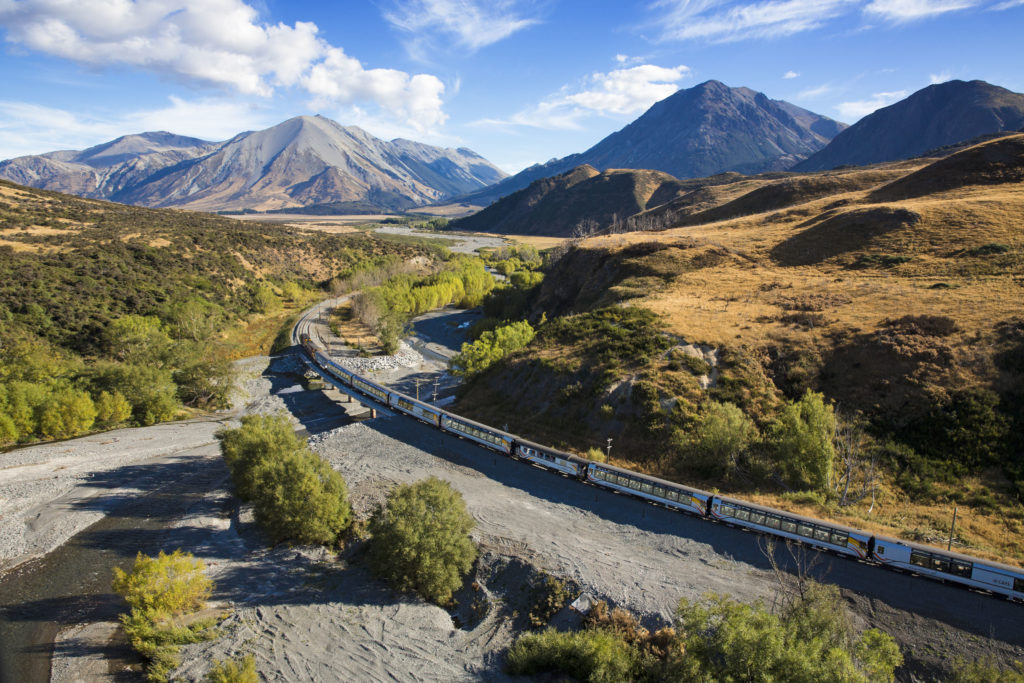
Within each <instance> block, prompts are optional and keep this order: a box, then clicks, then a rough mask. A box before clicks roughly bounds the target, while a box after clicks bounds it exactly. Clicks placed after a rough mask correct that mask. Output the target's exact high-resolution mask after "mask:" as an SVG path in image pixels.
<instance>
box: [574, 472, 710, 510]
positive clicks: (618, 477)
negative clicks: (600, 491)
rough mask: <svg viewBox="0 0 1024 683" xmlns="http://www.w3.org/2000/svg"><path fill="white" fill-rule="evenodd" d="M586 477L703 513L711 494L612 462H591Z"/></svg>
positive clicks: (663, 502) (615, 488)
mask: <svg viewBox="0 0 1024 683" xmlns="http://www.w3.org/2000/svg"><path fill="white" fill-rule="evenodd" d="M587 480H588V481H590V482H592V483H594V484H596V485H598V486H603V487H605V488H609V489H613V490H615V491H622V492H623V493H628V494H630V495H634V496H638V497H640V498H644V499H646V500H651V501H655V502H658V503H661V504H662V505H667V506H668V507H670V508H674V509H676V510H683V511H685V512H690V513H693V514H695V515H699V516H701V517H703V516H704V515H705V514H706V512H707V506H708V501H709V500H710V499H711V494H710V493H707V492H705V491H701V490H700V489H694V488H690V487H687V486H683V485H682V484H676V483H675V482H671V481H665V480H664V479H658V478H657V477H650V476H647V475H646V474H640V473H639V472H633V471H632V470H624V469H622V468H620V467H615V466H613V465H606V464H604V463H596V462H591V463H590V465H589V466H588V467H587Z"/></svg>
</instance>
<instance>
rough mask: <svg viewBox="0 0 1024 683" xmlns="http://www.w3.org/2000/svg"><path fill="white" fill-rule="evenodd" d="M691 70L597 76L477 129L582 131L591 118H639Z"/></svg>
mask: <svg viewBox="0 0 1024 683" xmlns="http://www.w3.org/2000/svg"><path fill="white" fill-rule="evenodd" d="M689 75H690V67H688V66H683V65H680V66H676V67H671V68H669V67H662V66H655V65H653V64H642V65H640V66H634V67H629V68H626V69H616V70H614V71H609V72H608V73H594V74H591V75H590V76H588V77H587V78H586V80H585V81H584V83H583V84H582V86H581V87H578V88H576V89H572V88H570V87H568V86H566V87H564V88H562V89H561V90H560V91H559V92H558V93H557V94H555V95H553V96H551V97H549V98H547V99H546V100H544V101H542V102H540V103H539V104H537V105H536V106H534V107H531V108H529V109H526V110H524V111H521V112H519V113H517V114H515V115H513V116H512V117H511V118H509V119H484V120H481V121H477V122H476V123H477V125H490V126H499V127H500V126H509V125H515V126H531V127H534V128H554V129H579V128H580V127H581V125H580V120H581V119H583V118H586V117H587V116H592V115H595V114H596V115H602V116H625V115H630V114H637V113H639V112H641V111H643V110H645V109H647V108H648V107H650V106H651V105H652V104H654V103H655V102H657V101H659V100H663V99H665V98H666V97H668V96H669V95H671V94H672V93H674V92H675V91H676V90H678V89H679V86H678V85H677V84H678V82H679V81H680V80H682V79H683V78H685V77H687V76H689Z"/></svg>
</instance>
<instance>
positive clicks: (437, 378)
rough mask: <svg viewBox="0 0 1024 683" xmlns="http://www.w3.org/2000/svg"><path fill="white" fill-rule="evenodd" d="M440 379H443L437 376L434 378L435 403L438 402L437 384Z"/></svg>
mask: <svg viewBox="0 0 1024 683" xmlns="http://www.w3.org/2000/svg"><path fill="white" fill-rule="evenodd" d="M440 381H441V379H440V378H439V377H435V378H434V400H433V403H437V384H438V382H440Z"/></svg>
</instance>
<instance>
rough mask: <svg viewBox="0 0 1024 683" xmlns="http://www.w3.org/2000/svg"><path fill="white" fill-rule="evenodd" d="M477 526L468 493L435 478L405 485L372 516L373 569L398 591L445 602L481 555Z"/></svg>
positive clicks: (371, 544)
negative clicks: (476, 542) (475, 537)
mask: <svg viewBox="0 0 1024 683" xmlns="http://www.w3.org/2000/svg"><path fill="white" fill-rule="evenodd" d="M473 526H474V521H473V518H472V517H471V516H470V515H469V513H468V512H467V511H466V504H465V502H464V501H463V499H462V495H461V494H459V493H458V492H457V491H456V490H455V489H453V488H452V487H451V485H450V484H448V483H447V482H444V481H441V480H440V479H438V478H437V477H430V478H429V479H425V480H423V481H420V482H417V483H415V484H405V485H402V486H399V487H397V488H395V489H394V490H392V491H391V492H390V493H389V494H388V498H387V502H386V503H385V505H384V506H383V507H381V508H379V509H378V510H377V512H376V513H375V514H374V515H373V517H372V519H371V520H370V525H369V530H370V534H371V536H372V540H371V542H370V550H369V562H370V568H371V569H372V570H373V572H374V574H376V575H377V576H379V577H381V578H383V579H385V580H387V581H388V582H389V583H391V585H392V586H394V587H395V588H396V589H397V590H400V591H408V590H413V591H416V592H417V593H419V594H420V595H421V596H423V597H424V598H426V599H427V600H430V601H431V602H435V603H438V604H445V603H447V602H448V601H449V600H451V597H452V593H453V592H454V591H455V590H456V589H457V588H458V587H459V586H460V585H461V584H462V577H463V576H464V575H465V574H466V573H468V572H469V570H470V568H471V567H472V566H473V561H474V560H475V559H476V546H475V545H473V541H472V539H470V537H469V532H470V530H471V529H472V528H473Z"/></svg>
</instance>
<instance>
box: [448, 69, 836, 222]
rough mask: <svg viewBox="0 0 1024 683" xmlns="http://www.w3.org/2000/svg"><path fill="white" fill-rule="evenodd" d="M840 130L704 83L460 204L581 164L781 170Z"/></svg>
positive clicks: (762, 98)
mask: <svg viewBox="0 0 1024 683" xmlns="http://www.w3.org/2000/svg"><path fill="white" fill-rule="evenodd" d="M845 127H846V124H843V123H839V122H837V121H833V120H832V119H829V118H827V117H824V116H820V115H818V114H815V113H813V112H810V111H807V110H806V109H801V108H800V107H797V106H795V105H792V104H789V103H788V102H784V101H781V100H772V99H769V98H768V97H767V96H766V95H764V94H763V93H759V92H755V91H753V90H750V89H749V88H730V87H729V86H727V85H725V84H723V83H720V82H719V81H707V82H705V83H701V84H699V85H696V86H694V87H692V88H688V89H683V90H679V91H677V92H676V93H675V94H673V95H671V96H670V97H667V98H665V99H664V100H661V101H660V102H656V103H655V104H654V105H653V106H651V108H650V109H648V110H647V111H646V112H644V114H643V115H641V116H640V117H639V118H638V119H637V120H635V121H633V122H632V123H630V124H629V125H628V126H626V127H625V128H623V129H622V130H620V131H618V132H616V133H612V134H611V135H609V136H608V137H606V138H604V139H603V140H601V141H600V142H598V143H597V144H596V145H594V146H593V147H591V148H590V149H588V150H587V151H585V152H582V153H579V154H572V155H570V156H567V157H564V158H562V159H553V160H551V161H549V162H547V163H545V164H538V165H535V166H531V167H530V168H527V169H526V170H524V171H521V172H520V173H517V174H516V175H514V176H512V177H511V178H507V179H505V180H502V181H501V182H499V183H497V184H495V185H494V186H492V187H488V188H485V189H484V190H481V191H479V192H475V193H472V194H469V195H466V196H464V197H461V198H459V201H462V202H464V203H468V204H476V205H481V206H486V205H488V204H490V203H492V202H494V201H496V200H497V199H500V198H501V197H504V196H507V195H509V194H511V193H513V192H515V191H517V190H520V189H523V188H525V187H527V186H528V185H530V183H532V182H534V181H535V180H539V179H541V178H546V177H549V176H555V175H560V174H562V173H565V172H566V171H569V170H571V169H573V168H576V167H577V166H582V165H584V164H587V165H590V166H593V167H594V168H596V169H597V170H599V171H604V170H608V169H612V168H617V169H652V170H656V171H662V172H664V173H668V174H669V175H672V176H675V177H676V178H700V177H704V176H710V175H714V174H716V173H723V172H726V171H734V172H739V173H747V174H752V173H762V172H765V171H779V170H783V169H786V168H789V167H790V166H792V165H793V164H794V163H796V162H797V161H800V160H801V159H804V158H806V157H808V156H810V155H811V154H813V153H814V152H817V151H818V150H819V149H821V148H822V147H824V146H825V145H826V144H827V143H828V142H829V140H831V139H832V138H833V137H835V136H836V134H837V133H839V132H840V131H841V130H843V129H844V128H845Z"/></svg>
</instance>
